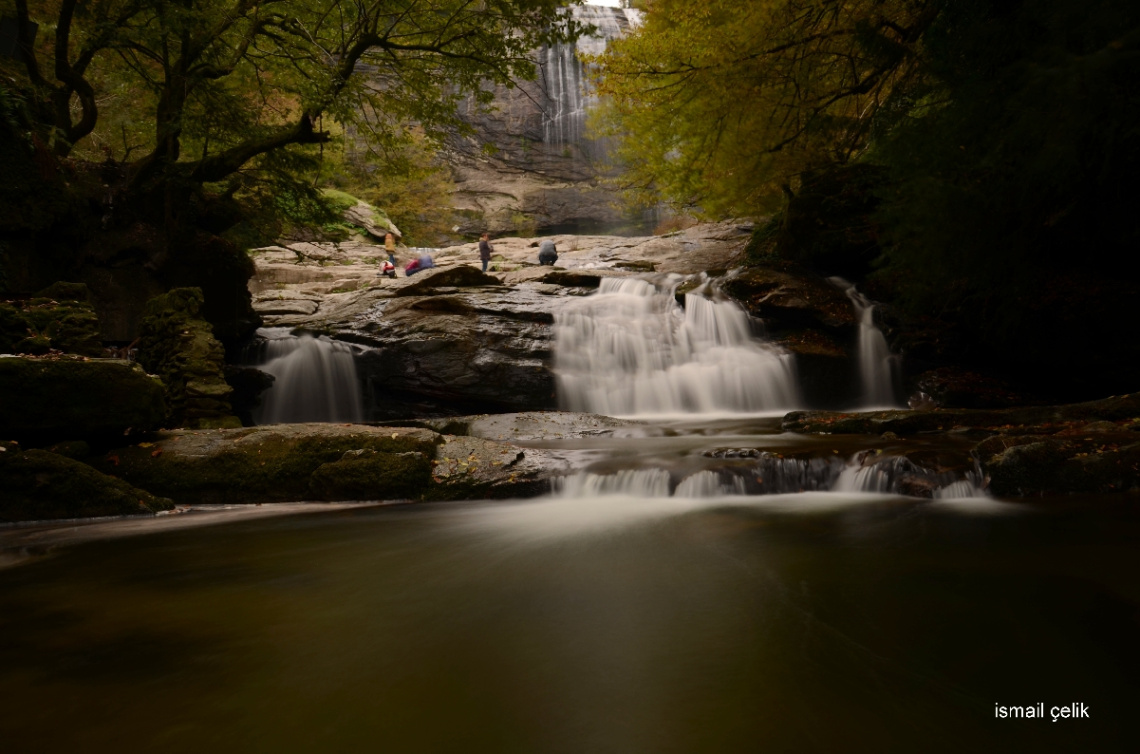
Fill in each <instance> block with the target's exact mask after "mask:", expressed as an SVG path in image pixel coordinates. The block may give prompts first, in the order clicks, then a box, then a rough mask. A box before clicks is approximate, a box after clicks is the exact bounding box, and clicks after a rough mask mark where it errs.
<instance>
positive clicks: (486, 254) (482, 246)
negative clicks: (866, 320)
mask: <svg viewBox="0 0 1140 754" xmlns="http://www.w3.org/2000/svg"><path fill="white" fill-rule="evenodd" d="M490 239H491V234H490V233H486V232H485V233H483V235H482V236H480V237H479V259H481V260H483V272H486V271H487V263H488V262H490V261H491V254H493V253H494V251H495V249H494V247H493V246H491V240H490Z"/></svg>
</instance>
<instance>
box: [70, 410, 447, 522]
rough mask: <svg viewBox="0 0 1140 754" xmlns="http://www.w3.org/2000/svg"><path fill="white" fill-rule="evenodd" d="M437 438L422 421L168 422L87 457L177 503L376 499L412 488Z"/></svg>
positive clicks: (421, 478)
mask: <svg viewBox="0 0 1140 754" xmlns="http://www.w3.org/2000/svg"><path fill="white" fill-rule="evenodd" d="M437 441H438V436H437V435H436V434H435V433H433V432H430V431H428V430H423V429H391V428H380V427H367V426H359V425H349V426H344V425H336V424H333V425H330V424H283V425H273V426H267V427H249V428H245V429H228V430H227V429H220V430H175V431H169V432H162V433H159V434H158V435H157V436H156V437H155V438H153V441H152V442H149V443H145V444H139V445H134V446H129V447H124V448H118V449H116V450H113V451H110V452H108V453H106V454H105V455H103V456H102V457H101V458H98V459H95V460H93V461H92V464H93V465H94V466H95V467H96V468H97V469H99V470H100V471H103V472H105V473H107V474H114V475H115V476H118V477H121V478H122V479H124V480H126V481H128V482H129V483H131V484H134V485H137V486H139V487H143V488H145V489H148V490H151V491H153V492H155V493H157V494H160V495H165V496H167V497H170V498H172V499H173V500H174V501H175V502H177V503H187V504H189V503H272V502H286V501H296V500H314V499H317V500H337V499H370V500H378V499H384V498H408V497H415V496H417V495H416V493H418V492H421V491H422V490H423V489H424V488H425V487H426V486H427V484H428V480H429V471H430V467H429V463H430V460H431V458H432V457H433V455H434V453H435V445H436V442H437ZM385 469H387V471H384V470H385ZM381 472H382V473H381ZM373 475H374V477H375V478H374V479H373V481H372V482H371V484H370V486H368V487H366V486H365V485H364V483H363V482H361V481H359V480H360V478H361V477H364V478H368V477H369V476H373ZM338 476H342V477H343V479H341V480H339V481H338V479H337V477H338Z"/></svg>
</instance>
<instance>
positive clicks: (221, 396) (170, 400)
mask: <svg viewBox="0 0 1140 754" xmlns="http://www.w3.org/2000/svg"><path fill="white" fill-rule="evenodd" d="M201 307H202V292H201V291H200V290H198V289H197V288H176V289H175V290H173V291H170V292H169V293H164V294H162V295H160V296H156V297H155V298H153V299H151V300H150V301H148V302H147V305H146V308H145V310H144V314H143V319H142V324H141V326H140V336H139V353H138V358H139V363H140V364H142V365H143V366H144V367H146V368H147V370H149V371H151V372H153V373H155V374H158V375H159V376H160V377H161V378H162V381H163V383H164V384H165V385H166V398H167V406H168V409H169V417H168V418H169V422H170V423H171V424H172V425H173V426H182V427H192V428H210V427H226V426H228V427H237V426H241V422H240V421H239V420H238V419H237V417H236V416H234V415H233V409H232V408H231V406H230V401H229V398H230V394H231V393H232V392H233V388H231V387H230V385H229V383H227V382H226V379H225V373H224V368H225V350H224V349H223V348H222V344H221V343H219V342H218V341H217V339H215V338H214V335H213V331H212V328H211V327H210V324H209V323H208V322H206V321H205V320H204V319H202V318H201V316H200V313H201Z"/></svg>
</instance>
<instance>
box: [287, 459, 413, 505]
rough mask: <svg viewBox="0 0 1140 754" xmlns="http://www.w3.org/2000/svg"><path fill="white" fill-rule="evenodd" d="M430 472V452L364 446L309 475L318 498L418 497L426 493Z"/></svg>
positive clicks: (310, 483)
mask: <svg viewBox="0 0 1140 754" xmlns="http://www.w3.org/2000/svg"><path fill="white" fill-rule="evenodd" d="M430 476H431V457H430V455H425V454H424V453H422V452H420V451H412V452H407V453H383V452H380V451H377V450H365V449H362V448H361V449H357V450H350V451H348V452H347V453H345V454H344V455H343V456H341V458H340V459H339V460H337V461H332V462H330V463H324V464H321V465H320V466H318V467H317V468H316V470H314V471H313V473H312V475H311V476H310V477H309V489H310V490H311V491H312V495H313V497H315V498H316V499H318V500H377V499H400V498H415V497H420V496H421V495H423V493H424V490H425V489H426V488H427V487H428V484H429V480H430Z"/></svg>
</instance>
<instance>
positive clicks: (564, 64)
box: [450, 5, 640, 235]
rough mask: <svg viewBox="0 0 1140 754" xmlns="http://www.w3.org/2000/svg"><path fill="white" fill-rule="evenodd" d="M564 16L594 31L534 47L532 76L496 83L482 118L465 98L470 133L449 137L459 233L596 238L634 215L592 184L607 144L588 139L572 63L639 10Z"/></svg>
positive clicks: (584, 74) (582, 82) (577, 67)
mask: <svg viewBox="0 0 1140 754" xmlns="http://www.w3.org/2000/svg"><path fill="white" fill-rule="evenodd" d="M574 15H575V17H576V18H577V19H578V20H579V21H581V22H582V23H583V24H589V25H592V26H594V27H595V28H596V29H597V31H596V32H595V34H593V35H591V36H588V37H584V38H583V39H581V40H579V41H578V43H577V44H575V45H555V46H553V47H549V48H543V49H540V50H536V51H535V53H534V61H535V65H536V67H537V71H538V77H537V79H536V80H535V81H532V82H522V83H520V85H519V86H517V87H515V88H513V89H507V88H505V87H496V88H495V89H494V90H493V93H494V97H495V99H494V103H493V106H492V107H493V111H492V112H489V113H488V112H483V111H482V110H481V108H479V107H478V106H477V105H476V103H475V102H474V100H468V101H467V102H466V103H465V104H464V106H463V114H464V117H465V119H466V120H467V122H468V123H470V125H471V126H472V127H473V128H474V129H475V136H474V137H471V138H467V139H462V140H456V141H455V142H454V143H453V145H452V152H451V155H450V161H451V164H452V168H453V172H454V177H455V180H456V184H457V192H456V194H455V206H456V208H457V209H458V210H460V211H461V213H462V214H463V215H465V216H466V217H467V220H466V222H465V223H464V224H463V225H461V226H460V231H461V232H463V233H467V234H471V233H478V232H480V231H482V230H490V231H491V232H492V233H493V234H496V235H502V234H507V233H520V234H525V233H528V232H533V231H536V230H537V231H545V230H548V229H550V230H555V231H559V232H602V231H603V229H612V228H613V227H616V226H621V225H631V224H634V225H635V224H636V223H637V221H638V220H639V219H640V218H631V217H629V216H628V214H627V213H626V211H625V210H624V209H623V208H622V207H621V206H620V203H619V200H618V197H617V195H616V194H615V193H614V192H613V191H612V189H609V188H607V187H606V186H604V185H603V184H602V183H601V179H602V178H604V177H605V176H607V175H609V174H611V173H612V171H613V169H614V168H613V166H612V165H610V158H609V153H610V145H609V144H608V143H607V142H606V141H604V140H599V139H596V138H593V137H591V136H590V134H589V130H588V127H587V118H588V115H589V111H590V109H591V107H592V106H593V105H594V104H595V102H596V99H595V97H594V96H593V95H592V93H591V90H590V84H589V80H588V71H587V70H586V66H585V65H584V64H583V63H582V61H581V60H580V59H579V55H580V54H587V55H594V54H598V53H600V52H602V51H603V50H604V49H605V46H606V44H607V43H608V41H609V40H611V39H615V38H617V37H620V36H621V35H623V34H625V33H626V32H628V30H629V29H630V28H631V27H632V26H634V25H636V24H637V23H638V22H639V18H640V11H636V10H629V9H624V8H607V7H602V6H594V5H588V6H580V7H578V8H575V10H574Z"/></svg>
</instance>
